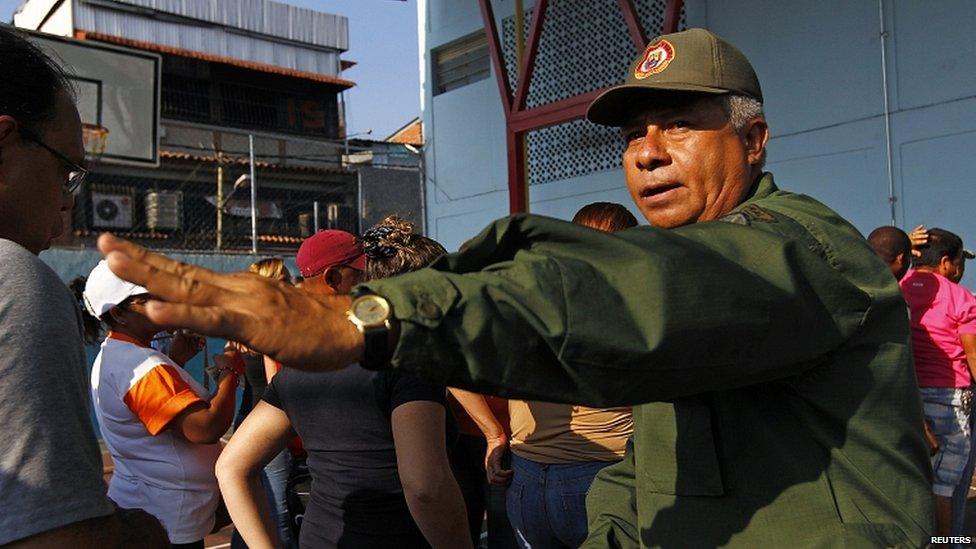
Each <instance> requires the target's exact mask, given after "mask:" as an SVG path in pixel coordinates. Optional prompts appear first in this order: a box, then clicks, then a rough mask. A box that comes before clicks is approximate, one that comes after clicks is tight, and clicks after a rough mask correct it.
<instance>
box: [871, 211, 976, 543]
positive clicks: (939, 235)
mask: <svg viewBox="0 0 976 549" xmlns="http://www.w3.org/2000/svg"><path fill="white" fill-rule="evenodd" d="M868 242H869V243H870V244H871V247H872V248H874V251H875V253H877V254H878V256H879V257H881V259H882V260H883V261H884V262H885V263H886V264H887V265H888V267H889V269H890V270H891V274H892V275H894V276H895V278H896V279H897V280H898V281H899V285H900V287H901V290H902V293H903V295H904V297H905V301H906V303H907V304H908V309H909V317H910V318H911V336H912V353H913V356H914V362H915V373H916V378H917V379H918V386H919V393H920V394H921V398H922V409H923V413H924V415H925V423H924V425H923V428H924V430H925V436H926V440H927V441H928V443H929V447H930V449H931V453H932V474H933V485H932V491H933V493H934V494H935V520H936V532H937V533H938V534H939V535H940V536H946V537H950V536H951V537H959V538H961V537H963V536H962V534H963V527H964V519H965V506H966V500H967V498H968V497H969V487H970V483H971V482H972V477H973V464H974V459H973V458H974V457H976V456H974V453H973V447H974V444H973V440H972V435H973V406H972V404H973V389H972V388H973V386H974V385H976V297H974V296H973V293H972V292H971V291H970V290H968V289H967V288H965V287H963V286H962V285H961V284H960V281H961V280H962V276H963V273H964V272H965V268H966V260H967V259H973V258H974V257H976V255H974V254H973V252H971V251H969V250H967V249H965V248H964V247H963V242H962V239H961V238H959V236H958V235H956V234H955V233H952V232H950V231H947V230H945V229H939V228H933V229H926V228H925V226H923V225H919V226H918V227H916V228H915V229H914V230H913V231H912V232H911V234H905V232H904V231H902V230H901V229H899V228H897V227H892V226H885V227H878V228H877V229H875V230H874V231H872V232H871V234H869V235H868ZM909 266H911V269H909Z"/></svg>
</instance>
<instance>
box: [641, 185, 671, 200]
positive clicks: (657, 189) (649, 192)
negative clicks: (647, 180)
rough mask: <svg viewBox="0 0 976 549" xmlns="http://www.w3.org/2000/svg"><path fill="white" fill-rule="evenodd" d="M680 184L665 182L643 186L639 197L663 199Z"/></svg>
mask: <svg viewBox="0 0 976 549" xmlns="http://www.w3.org/2000/svg"><path fill="white" fill-rule="evenodd" d="M680 186H681V185H680V184H678V183H665V184H663V185H655V186H653V187H646V188H644V189H643V190H642V191H641V193H640V197H641V198H642V199H644V200H659V199H663V198H664V197H665V196H666V195H668V194H669V193H670V192H671V191H673V190H675V189H677V188H678V187H680Z"/></svg>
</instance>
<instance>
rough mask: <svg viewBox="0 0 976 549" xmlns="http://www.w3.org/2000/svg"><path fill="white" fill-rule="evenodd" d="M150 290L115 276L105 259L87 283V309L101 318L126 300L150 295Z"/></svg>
mask: <svg viewBox="0 0 976 549" xmlns="http://www.w3.org/2000/svg"><path fill="white" fill-rule="evenodd" d="M148 293H149V290H147V289H145V288H143V287H142V286H139V285H136V284H133V283H131V282H126V281H125V280H122V279H121V278H119V277H118V276H116V275H115V273H113V272H112V271H111V270H110V269H109V268H108V263H107V262H106V261H105V260H104V259H103V260H101V261H99V262H98V265H95V268H94V269H92V272H91V274H90V275H88V281H87V282H85V292H84V294H83V295H84V298H85V308H86V309H88V312H89V313H91V314H92V315H93V316H96V317H99V318H101V316H102V315H103V314H105V313H106V312H108V311H110V310H111V309H112V307H115V306H116V305H118V304H119V303H122V302H123V301H125V300H126V299H128V298H130V297H132V296H134V295H140V294H148Z"/></svg>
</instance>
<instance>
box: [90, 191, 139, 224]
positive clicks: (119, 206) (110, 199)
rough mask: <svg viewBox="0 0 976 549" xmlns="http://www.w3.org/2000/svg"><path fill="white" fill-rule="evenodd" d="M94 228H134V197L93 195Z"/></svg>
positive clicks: (125, 195)
mask: <svg viewBox="0 0 976 549" xmlns="http://www.w3.org/2000/svg"><path fill="white" fill-rule="evenodd" d="M91 203H92V226H95V227H102V228H108V229H130V228H132V195H128V194H106V193H96V192H93V193H91Z"/></svg>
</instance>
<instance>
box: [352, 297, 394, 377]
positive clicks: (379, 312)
mask: <svg viewBox="0 0 976 549" xmlns="http://www.w3.org/2000/svg"><path fill="white" fill-rule="evenodd" d="M346 316H347V317H348V318H349V321H350V322H352V323H353V324H355V325H356V328H358V329H359V331H360V333H362V334H363V340H364V343H365V349H364V351H363V361H362V363H361V364H360V366H362V367H363V368H366V369H367V370H380V369H383V368H386V367H387V364H388V363H389V362H390V358H392V354H393V353H392V352H391V350H390V328H391V324H390V320H391V319H392V318H393V306H392V305H390V302H389V301H387V300H386V298H384V297H383V296H378V295H376V294H366V295H361V296H359V297H357V298H356V299H353V301H352V305H350V306H349V311H348V312H347V313H346Z"/></svg>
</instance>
